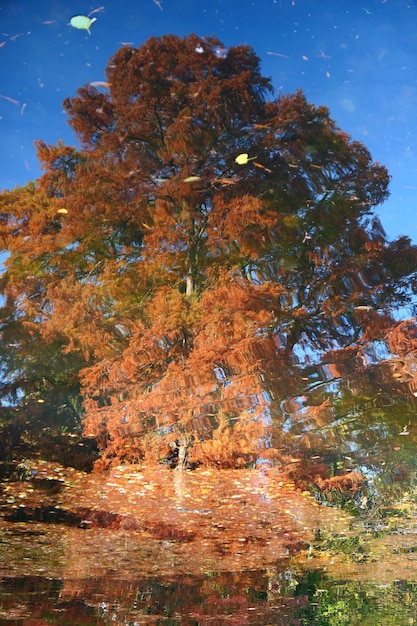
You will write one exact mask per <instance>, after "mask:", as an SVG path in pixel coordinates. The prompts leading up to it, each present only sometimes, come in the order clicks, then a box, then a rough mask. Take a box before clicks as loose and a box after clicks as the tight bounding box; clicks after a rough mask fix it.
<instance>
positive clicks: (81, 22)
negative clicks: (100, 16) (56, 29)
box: [70, 15, 97, 35]
mask: <svg viewBox="0 0 417 626" xmlns="http://www.w3.org/2000/svg"><path fill="white" fill-rule="evenodd" d="M96 19H97V18H96V17H92V18H90V17H87V16H86V15H74V17H72V18H71V19H70V24H71V26H73V27H74V28H78V29H79V30H86V31H87V32H88V34H89V35H91V33H90V27H91V25H92V24H93V23H94V22H95V21H96Z"/></svg>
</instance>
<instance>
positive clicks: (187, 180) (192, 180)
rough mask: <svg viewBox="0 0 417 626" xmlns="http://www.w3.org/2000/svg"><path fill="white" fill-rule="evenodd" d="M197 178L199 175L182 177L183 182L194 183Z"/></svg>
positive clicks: (198, 178)
mask: <svg viewBox="0 0 417 626" xmlns="http://www.w3.org/2000/svg"><path fill="white" fill-rule="evenodd" d="M197 180H200V176H188V177H187V178H184V182H185V183H194V182H196V181H197Z"/></svg>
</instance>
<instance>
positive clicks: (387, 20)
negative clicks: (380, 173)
mask: <svg viewBox="0 0 417 626" xmlns="http://www.w3.org/2000/svg"><path fill="white" fill-rule="evenodd" d="M99 2H100V0H99ZM99 2H98V3H97V4H91V3H89V2H80V1H79V2H68V1H64V0H38V1H37V2H36V3H35V2H31V1H28V0H20V1H19V0H17V1H16V0H15V1H10V0H4V1H3V2H2V3H1V4H0V133H1V138H2V157H3V158H2V168H1V171H0V187H1V188H11V187H14V186H15V185H21V184H24V183H25V182H26V181H28V180H34V179H35V178H37V177H38V176H39V175H40V170H39V165H38V162H37V159H36V155H35V150H34V147H33V141H34V140H36V139H42V140H44V141H46V142H50V143H56V142H57V141H58V140H59V139H63V140H64V142H65V143H68V144H74V143H75V138H74V135H73V133H72V131H71V130H70V128H69V126H68V125H67V120H66V115H65V114H64V113H63V110H62V101H63V100H64V98H66V97H67V96H71V95H73V94H74V93H75V92H76V90H77V88H78V87H80V86H81V85H83V84H85V83H87V82H95V81H103V80H105V75H104V68H105V66H106V65H107V62H108V59H109V57H111V56H112V55H113V54H114V53H115V51H116V50H117V49H118V48H119V47H121V46H122V45H124V44H131V45H134V46H139V45H141V44H142V43H144V42H145V41H146V39H147V38H148V37H149V36H152V35H156V36H158V35H163V34H166V33H169V32H172V33H175V34H177V35H180V36H182V35H188V34H189V33H191V32H195V33H196V34H197V35H200V36H203V35H215V36H217V37H218V38H219V39H221V40H222V41H223V43H224V45H225V46H226V47H228V46H234V45H237V44H240V43H247V44H249V45H251V46H252V47H253V48H254V49H255V51H256V53H257V54H258V56H259V57H260V58H261V63H262V71H263V73H264V75H266V76H270V77H271V78H272V81H273V84H274V87H275V89H276V93H277V94H278V93H280V92H282V93H288V92H293V91H295V90H296V89H298V88H301V89H303V90H304V92H305V94H306V96H307V98H308V99H309V100H310V101H311V102H314V103H315V104H317V105H318V104H323V105H325V106H327V107H329V109H330V112H331V115H332V117H333V118H334V119H335V120H336V121H337V123H338V125H339V126H340V127H341V128H342V130H344V131H346V132H348V133H349V134H350V135H351V136H352V137H353V138H354V139H357V140H359V141H362V142H363V143H364V144H365V145H366V146H367V147H368V148H369V149H370V151H371V153H372V155H373V158H374V159H375V160H376V161H379V162H381V163H383V164H384V165H386V166H387V168H388V170H389V172H390V174H391V176H392V181H391V186H390V189H391V198H390V199H389V201H388V202H386V203H385V204H384V205H383V206H382V207H379V208H378V213H379V214H380V216H381V218H382V222H383V225H384V227H385V228H386V230H387V232H388V235H389V236H390V237H396V236H398V235H400V234H405V235H409V236H410V237H411V238H412V239H413V241H414V242H417V218H416V209H415V205H416V198H417V178H416V174H417V141H416V139H417V121H416V120H417V54H416V53H417V27H416V25H417V5H416V2H415V0H350V1H349V2H346V0H339V1H334V0H326V1H325V0H241V1H240V2H237V1H236V0H160V2H156V0H112V1H111V2H107V3H106V2H105V0H104V3H103V5H101V4H99ZM159 5H160V6H159ZM160 7H162V10H161V8H160ZM91 11H95V12H94V13H93V14H92V16H94V17H96V18H97V19H96V21H95V23H94V24H93V25H92V27H91V35H89V34H88V33H87V32H86V31H84V30H77V29H75V28H72V27H71V26H70V24H69V22H70V19H71V17H73V16H74V15H77V14H82V15H88V14H90V13H91Z"/></svg>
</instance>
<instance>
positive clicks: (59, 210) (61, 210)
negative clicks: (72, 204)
mask: <svg viewBox="0 0 417 626" xmlns="http://www.w3.org/2000/svg"><path fill="white" fill-rule="evenodd" d="M57 213H62V214H66V213H68V211H67V209H58V211H57Z"/></svg>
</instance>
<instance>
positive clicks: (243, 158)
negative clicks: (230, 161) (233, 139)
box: [235, 152, 256, 165]
mask: <svg viewBox="0 0 417 626" xmlns="http://www.w3.org/2000/svg"><path fill="white" fill-rule="evenodd" d="M253 159H256V157H249V154H248V153H247V152H242V154H238V155H237V157H236V158H235V162H236V163H237V164H238V165H246V163H248V162H249V161H252V160H253Z"/></svg>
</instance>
